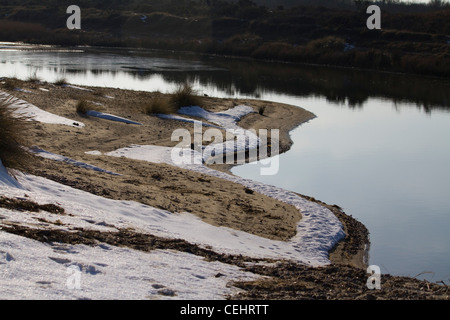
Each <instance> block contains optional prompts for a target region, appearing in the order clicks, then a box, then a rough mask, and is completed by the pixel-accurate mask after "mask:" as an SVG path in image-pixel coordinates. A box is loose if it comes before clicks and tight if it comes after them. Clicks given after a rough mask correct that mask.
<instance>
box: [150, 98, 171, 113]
mask: <svg viewBox="0 0 450 320" xmlns="http://www.w3.org/2000/svg"><path fill="white" fill-rule="evenodd" d="M176 111H177V108H175V106H174V104H173V103H172V101H171V100H170V99H169V98H168V97H155V98H153V99H152V100H151V101H150V102H149V103H148V104H146V105H145V106H144V112H145V113H146V114H148V115H152V114H171V113H176Z"/></svg>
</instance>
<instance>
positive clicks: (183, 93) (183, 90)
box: [170, 83, 203, 109]
mask: <svg viewBox="0 0 450 320" xmlns="http://www.w3.org/2000/svg"><path fill="white" fill-rule="evenodd" d="M170 100H171V101H172V103H173V105H174V106H175V108H177V109H179V108H182V107H191V106H199V107H201V106H202V105H203V101H202V98H201V97H200V96H199V95H198V93H197V91H195V90H194V88H193V87H192V86H191V85H190V84H188V83H185V84H183V85H180V86H179V87H178V88H177V89H176V90H175V92H174V93H172V95H171V98H170Z"/></svg>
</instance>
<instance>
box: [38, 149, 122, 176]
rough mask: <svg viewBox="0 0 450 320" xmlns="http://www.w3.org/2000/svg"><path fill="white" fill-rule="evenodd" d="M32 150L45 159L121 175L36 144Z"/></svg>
mask: <svg viewBox="0 0 450 320" xmlns="http://www.w3.org/2000/svg"><path fill="white" fill-rule="evenodd" d="M30 151H32V152H34V153H35V154H36V155H38V156H40V157H42V158H45V159H50V160H54V161H61V162H65V163H68V164H71V165H73V166H76V167H80V168H84V169H89V170H94V171H97V172H103V173H107V174H110V175H113V176H119V175H120V174H118V173H115V172H112V171H108V170H105V169H102V168H99V167H96V166H93V165H90V164H87V163H84V162H81V161H77V160H73V159H70V158H67V157H64V156H62V155H59V154H54V153H51V152H48V151H45V150H43V149H40V148H38V147H36V146H34V147H32V148H30Z"/></svg>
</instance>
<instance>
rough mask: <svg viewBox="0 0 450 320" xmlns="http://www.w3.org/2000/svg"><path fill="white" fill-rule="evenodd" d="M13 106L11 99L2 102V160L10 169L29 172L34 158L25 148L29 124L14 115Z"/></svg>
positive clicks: (0, 115) (0, 103)
mask: <svg viewBox="0 0 450 320" xmlns="http://www.w3.org/2000/svg"><path fill="white" fill-rule="evenodd" d="M11 104H12V102H11V99H8V100H0V160H1V161H2V163H3V165H4V166H5V167H7V168H8V169H18V170H22V171H27V168H30V166H31V165H32V156H31V154H30V153H29V152H28V151H27V149H25V148H24V147H23V144H24V138H23V134H24V132H25V131H26V130H27V123H28V122H27V121H25V120H26V118H25V117H17V115H13V110H12V109H11V108H10V106H11Z"/></svg>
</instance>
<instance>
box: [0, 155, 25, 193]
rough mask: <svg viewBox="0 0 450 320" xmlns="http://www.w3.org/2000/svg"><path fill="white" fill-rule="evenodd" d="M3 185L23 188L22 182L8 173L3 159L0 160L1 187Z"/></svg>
mask: <svg viewBox="0 0 450 320" xmlns="http://www.w3.org/2000/svg"><path fill="white" fill-rule="evenodd" d="M2 186H6V187H13V188H19V189H21V188H22V186H21V185H20V183H19V182H18V181H17V180H16V179H14V178H13V177H11V175H10V174H9V173H8V171H7V170H6V168H5V167H4V166H3V163H2V160H0V187H2Z"/></svg>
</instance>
